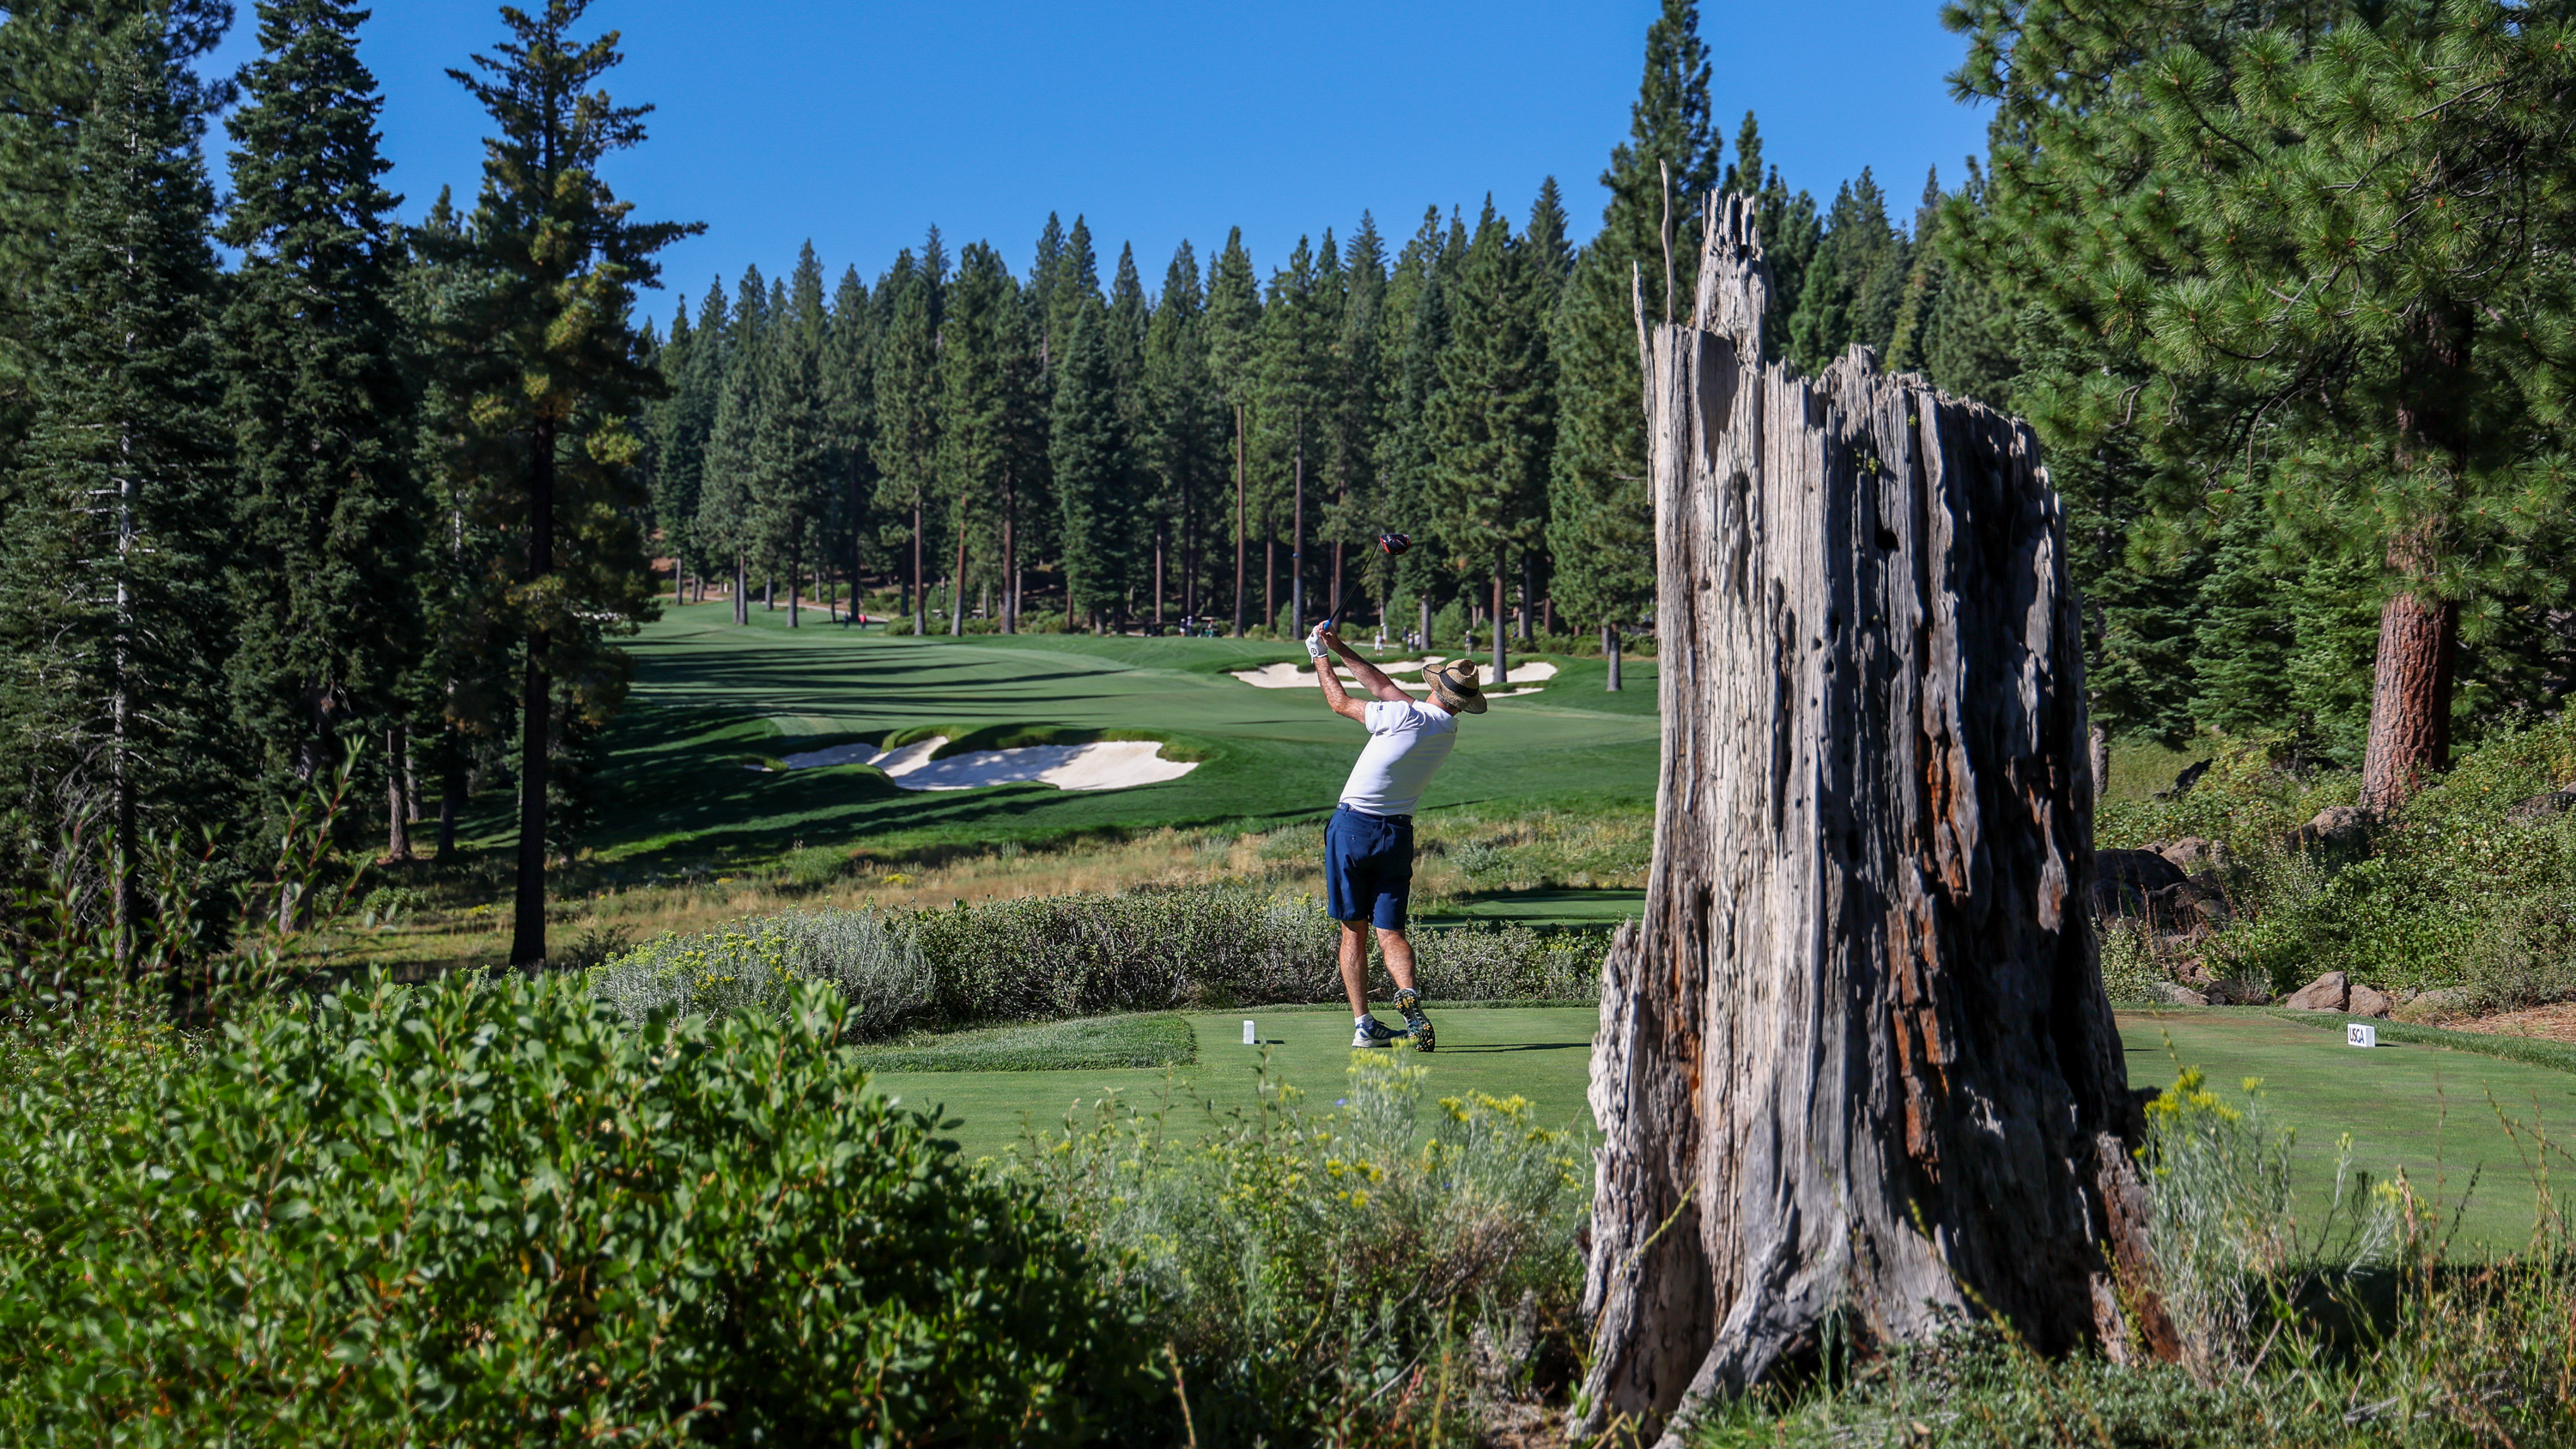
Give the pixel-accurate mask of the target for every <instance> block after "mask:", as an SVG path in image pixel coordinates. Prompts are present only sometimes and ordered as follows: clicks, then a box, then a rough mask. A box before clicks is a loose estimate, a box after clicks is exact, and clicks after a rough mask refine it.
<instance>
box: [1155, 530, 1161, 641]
mask: <svg viewBox="0 0 2576 1449" xmlns="http://www.w3.org/2000/svg"><path fill="white" fill-rule="evenodd" d="M1154 632H1155V633H1157V634H1160V633H1162V632H1163V525H1162V524H1161V523H1159V522H1158V523H1156V524H1155V525H1154Z"/></svg>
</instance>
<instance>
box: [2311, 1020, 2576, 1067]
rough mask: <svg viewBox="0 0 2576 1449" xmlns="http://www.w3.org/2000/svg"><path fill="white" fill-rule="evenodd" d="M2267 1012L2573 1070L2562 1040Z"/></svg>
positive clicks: (2573, 1056)
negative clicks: (2358, 1023)
mask: <svg viewBox="0 0 2576 1449" xmlns="http://www.w3.org/2000/svg"><path fill="white" fill-rule="evenodd" d="M2266 1014H2267V1015H2271V1016H2277V1017H2279V1018H2280V1019H2281V1020H2283V1021H2292V1022H2297V1023H2298V1024H2299V1025H2301V1026H2309V1027H2315V1028H2316V1029H2317V1030H2319V1031H2341V1030H2343V1029H2344V1027H2345V1026H2346V1025H2348V1024H2350V1023H2352V1022H2356V1021H2361V1022H2368V1023H2370V1024H2371V1025H2373V1026H2376V1027H2378V1028H2379V1039H2380V1040H2382V1041H2402V1042H2406V1043H2408V1044H2410V1045H2415V1046H2438V1047H2449V1048H2451V1049H2452V1050H2453V1051H2463V1052H2475V1053H2477V1054H2478V1055H2479V1056H2482V1057H2502V1058H2503V1059H2505V1060H2506V1061H2509V1062H2527V1063H2529V1064H2530V1065H2532V1066H2535V1067H2555V1068H2556V1069H2558V1070H2559V1071H2562V1072H2576V1046H2568V1045H2566V1044H2565V1043H2563V1042H2554V1041H2541V1040H2538V1039H2536V1038H2533V1037H2527V1036H2497V1035H2491V1034H2489V1033H2487V1032H2482V1031H2444V1030H2442V1029H2441V1028H2440V1027H2438V1026H2417V1025H2415V1024H2414V1023H2412V1022H2404V1021H2388V1020H2385V1019H2383V1018H2380V1017H2371V1016H2346V1015H2345V1014H2343V1013H2342V1012H2340V1011H2277V1010H2276V1011H2271V1012H2268V1013H2266Z"/></svg>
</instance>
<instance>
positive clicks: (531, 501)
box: [510, 417, 555, 969]
mask: <svg viewBox="0 0 2576 1449" xmlns="http://www.w3.org/2000/svg"><path fill="white" fill-rule="evenodd" d="M529 452H530V455H531V456H530V457H529V460H528V462H529V468H528V562H527V582H528V583H530V584H532V585H533V584H535V583H537V582H539V581H540V580H542V579H544V578H545V576H546V575H547V574H549V573H551V572H553V570H554V562H555V423H554V419H552V418H550V417H540V418H539V419H538V420H537V427H536V437H535V438H534V439H533V440H532V442H531V445H530V448H529ZM526 665H527V668H526V671H525V674H524V676H523V678H522V680H521V686H520V690H519V883H518V896H517V899H516V900H515V901H514V902H513V908H512V912H511V930H510V964H511V965H513V966H519V967H525V968H531V969H533V968H535V967H539V966H543V965H544V964H545V962H546V766H547V764H548V763H549V761H548V760H547V758H546V755H547V746H548V745H549V744H550V743H551V741H550V739H549V736H550V735H551V734H552V730H551V729H549V726H550V725H551V724H552V723H553V720H552V715H553V708H552V700H553V697H554V689H553V682H552V681H551V680H549V679H548V678H547V677H546V631H545V630H544V629H543V628H541V627H540V628H534V629H530V630H529V631H528V657H527V661H526Z"/></svg>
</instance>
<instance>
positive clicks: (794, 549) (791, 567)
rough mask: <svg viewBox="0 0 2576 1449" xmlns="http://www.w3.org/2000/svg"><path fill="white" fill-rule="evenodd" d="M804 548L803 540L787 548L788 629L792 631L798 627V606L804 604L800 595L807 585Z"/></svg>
mask: <svg viewBox="0 0 2576 1449" xmlns="http://www.w3.org/2000/svg"><path fill="white" fill-rule="evenodd" d="M804 547H805V545H804V541H803V540H801V539H800V540H798V541H797V542H795V543H792V544H789V545H788V546H787V627H788V628H790V629H793V628H795V627H796V620H797V613H798V608H797V606H798V605H799V604H801V603H803V602H804V600H803V596H802V595H801V594H800V593H799V590H800V589H802V588H803V587H804V583H805V560H804V558H803V556H802V555H803V552H804Z"/></svg>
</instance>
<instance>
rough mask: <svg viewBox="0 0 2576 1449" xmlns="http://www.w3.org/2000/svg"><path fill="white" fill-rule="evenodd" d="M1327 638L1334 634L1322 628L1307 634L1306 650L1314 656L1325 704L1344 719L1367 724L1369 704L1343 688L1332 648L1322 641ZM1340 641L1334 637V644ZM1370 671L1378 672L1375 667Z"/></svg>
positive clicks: (1317, 677)
mask: <svg viewBox="0 0 2576 1449" xmlns="http://www.w3.org/2000/svg"><path fill="white" fill-rule="evenodd" d="M1326 639H1333V636H1331V635H1330V634H1327V633H1325V632H1324V631H1323V630H1322V629H1320V628H1318V629H1317V630H1316V631H1315V632H1314V633H1312V634H1309V635H1307V636H1306V652H1307V653H1308V654H1309V655H1312V656H1313V657H1314V660H1315V682H1316V683H1317V684H1319V685H1321V686H1323V690H1324V704H1325V706H1326V707H1327V708H1329V709H1331V710H1332V712H1333V713H1335V714H1337V715H1340V716H1341V717H1342V718H1344V719H1353V720H1357V721H1359V722H1360V723H1361V724H1367V723H1368V705H1367V703H1366V702H1364V701H1361V700H1356V699H1353V698H1351V695H1350V691H1348V690H1346V689H1344V688H1342V676H1341V675H1340V674H1339V673H1337V672H1335V670H1334V669H1333V654H1332V648H1331V646H1330V645H1327V644H1325V643H1323V642H1321V641H1323V640H1326ZM1340 642H1341V641H1340V640H1338V639H1333V643H1334V644H1339V643H1340ZM1369 672H1370V673H1371V674H1377V671H1376V670H1374V669H1372V670H1370V671H1369ZM1385 677H1386V676H1385V675H1383V674H1378V678H1380V679H1384V678H1385Z"/></svg>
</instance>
